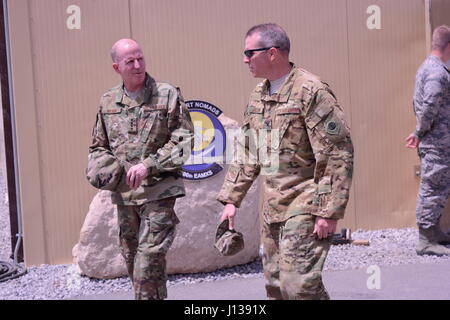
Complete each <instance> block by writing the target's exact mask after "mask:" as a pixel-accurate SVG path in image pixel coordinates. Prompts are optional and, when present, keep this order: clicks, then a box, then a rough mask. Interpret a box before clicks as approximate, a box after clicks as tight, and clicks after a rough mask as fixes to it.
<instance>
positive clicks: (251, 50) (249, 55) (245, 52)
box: [244, 46, 280, 58]
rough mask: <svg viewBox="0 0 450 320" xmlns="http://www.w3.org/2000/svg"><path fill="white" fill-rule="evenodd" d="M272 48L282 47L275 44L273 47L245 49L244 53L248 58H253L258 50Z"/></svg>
mask: <svg viewBox="0 0 450 320" xmlns="http://www.w3.org/2000/svg"><path fill="white" fill-rule="evenodd" d="M272 48H277V49H278V48H280V47H275V46H272V47H267V48H259V49H249V50H245V51H244V55H245V56H246V57H247V58H251V57H252V56H253V54H254V53H255V52H256V51H265V50H269V49H272Z"/></svg>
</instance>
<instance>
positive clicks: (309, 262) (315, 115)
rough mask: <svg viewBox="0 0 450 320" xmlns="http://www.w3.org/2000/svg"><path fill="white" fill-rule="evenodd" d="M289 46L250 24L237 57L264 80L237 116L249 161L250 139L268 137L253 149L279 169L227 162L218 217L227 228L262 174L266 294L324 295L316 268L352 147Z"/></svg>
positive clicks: (325, 95)
mask: <svg viewBox="0 0 450 320" xmlns="http://www.w3.org/2000/svg"><path fill="white" fill-rule="evenodd" d="M289 50H290V43H289V39H288V37H287V35H286V33H285V32H284V30H283V29H282V28H281V27H279V26H278V25H276V24H263V25H258V26H255V27H253V28H251V29H250V30H249V31H248V33H247V35H246V38H245V52H244V54H245V57H244V62H245V63H246V64H248V65H249V69H250V72H251V73H252V74H253V76H254V77H258V78H265V79H266V80H264V81H263V82H262V83H260V84H258V85H257V86H256V89H255V90H254V91H253V93H252V94H251V96H250V100H249V103H248V105H247V109H246V111H245V114H244V122H243V127H242V130H243V132H242V134H247V137H248V139H247V142H246V143H245V151H246V153H247V155H248V156H249V158H250V156H251V154H250V153H251V148H250V147H249V146H250V145H252V143H253V144H255V143H257V142H256V140H260V138H257V136H258V137H261V136H264V137H269V138H267V140H266V143H263V144H262V145H258V148H259V149H261V148H267V154H269V153H275V154H276V155H277V156H278V161H275V162H278V168H275V170H274V168H269V169H267V168H265V167H267V166H271V160H270V161H269V160H267V159H261V157H260V153H258V154H255V155H253V158H254V159H256V161H254V162H253V163H252V162H249V161H246V162H243V163H240V164H239V163H234V164H232V165H231V166H230V168H229V170H228V173H227V175H226V178H225V182H224V184H223V186H222V189H221V191H220V193H219V195H218V197H217V199H218V200H219V201H220V202H222V203H223V204H224V205H225V208H224V211H223V213H222V217H221V221H223V220H225V219H229V222H230V228H234V218H235V214H236V208H239V206H240V204H241V202H242V200H243V198H244V197H245V194H246V192H247V191H248V189H249V188H250V186H251V184H252V183H253V182H254V180H255V179H256V178H257V177H258V175H260V174H261V176H262V177H263V183H264V191H265V192H264V206H263V211H262V221H261V225H262V228H261V229H262V232H261V241H262V246H263V266H264V275H265V279H266V291H267V296H268V298H269V299H329V296H328V293H327V291H326V289H325V287H324V285H323V282H322V269H323V266H324V262H325V259H326V256H327V253H328V251H329V248H330V242H331V235H332V234H333V233H334V232H335V229H336V224H337V221H338V219H341V218H342V217H343V216H344V211H345V208H346V206H347V202H348V198H349V194H350V185H351V181H352V171H353V145H352V142H351V139H350V132H349V128H348V126H347V124H346V122H345V120H344V113H343V111H342V109H341V107H340V106H339V105H338V103H337V101H336V98H335V96H334V94H333V92H332V91H331V89H330V88H329V86H328V85H327V84H326V83H324V82H322V81H321V80H319V78H318V77H316V76H315V75H313V74H311V73H309V72H308V71H306V70H303V69H301V68H298V67H296V66H295V65H293V64H292V63H290V61H289ZM273 132H277V133H278V135H277V134H275V135H273V134H271V133H273ZM274 137H275V138H274ZM277 137H278V139H277ZM269 140H271V141H269ZM253 158H252V159H253ZM270 159H272V157H270ZM265 169H267V170H265ZM264 172H266V173H264Z"/></svg>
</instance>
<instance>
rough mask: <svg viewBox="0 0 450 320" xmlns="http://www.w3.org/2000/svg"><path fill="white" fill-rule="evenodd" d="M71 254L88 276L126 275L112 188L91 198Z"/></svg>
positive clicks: (109, 276) (103, 277)
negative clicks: (112, 198)
mask: <svg viewBox="0 0 450 320" xmlns="http://www.w3.org/2000/svg"><path fill="white" fill-rule="evenodd" d="M72 255H73V257H74V263H75V264H76V265H77V266H78V269H79V271H80V273H81V274H84V275H86V276H88V277H91V278H100V279H110V278H116V277H121V276H124V275H127V268H126V266H125V260H124V259H123V257H122V255H121V253H120V247H119V227H118V225H117V209H116V206H115V205H113V204H112V203H111V195H110V191H99V192H98V193H97V194H96V195H95V197H94V199H93V200H92V202H91V205H90V206H89V212H88V214H87V215H86V218H85V220H84V223H83V226H82V227H81V231H80V239H79V241H78V243H77V244H76V245H75V246H74V247H73V249H72Z"/></svg>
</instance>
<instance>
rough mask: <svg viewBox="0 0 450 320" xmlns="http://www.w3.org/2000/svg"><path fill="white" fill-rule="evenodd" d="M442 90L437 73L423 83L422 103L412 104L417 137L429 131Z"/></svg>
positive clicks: (439, 102)
mask: <svg viewBox="0 0 450 320" xmlns="http://www.w3.org/2000/svg"><path fill="white" fill-rule="evenodd" d="M442 92H444V88H443V83H442V77H440V76H439V75H438V74H431V75H430V76H429V77H428V78H427V79H426V80H425V83H424V87H423V103H421V104H419V103H415V104H414V112H415V114H416V121H417V125H416V131H415V135H416V136H417V137H418V138H422V137H423V136H424V135H425V134H426V133H427V132H428V131H430V129H431V126H432V125H433V121H434V120H435V119H436V116H437V115H438V112H439V107H440V105H441V104H442V98H443V95H442Z"/></svg>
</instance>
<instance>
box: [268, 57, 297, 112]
mask: <svg viewBox="0 0 450 320" xmlns="http://www.w3.org/2000/svg"><path fill="white" fill-rule="evenodd" d="M290 64H291V66H292V69H291V71H290V72H289V74H288V76H287V78H286V80H285V81H284V83H283V85H282V86H281V88H280V90H279V91H278V92H276V93H274V94H273V95H270V92H269V85H270V81H269V80H268V79H266V80H264V81H263V84H262V91H261V100H263V101H275V102H281V103H284V102H287V101H288V100H289V96H290V94H291V89H292V86H293V85H294V79H295V77H296V75H297V72H298V71H297V67H296V66H295V64H293V63H292V62H291V63H290Z"/></svg>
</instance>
